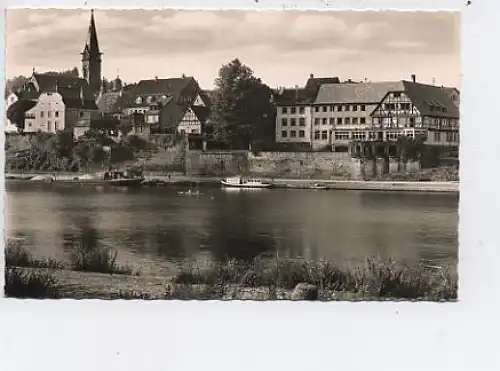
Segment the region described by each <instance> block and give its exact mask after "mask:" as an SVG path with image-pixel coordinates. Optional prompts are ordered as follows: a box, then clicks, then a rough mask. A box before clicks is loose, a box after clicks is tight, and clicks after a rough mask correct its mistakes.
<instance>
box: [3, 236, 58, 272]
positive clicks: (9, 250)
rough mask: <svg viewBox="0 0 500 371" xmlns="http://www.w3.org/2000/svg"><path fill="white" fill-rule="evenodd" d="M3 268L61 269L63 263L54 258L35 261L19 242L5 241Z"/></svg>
mask: <svg viewBox="0 0 500 371" xmlns="http://www.w3.org/2000/svg"><path fill="white" fill-rule="evenodd" d="M5 266H6V267H26V268H50V269H63V268H64V263H62V262H60V261H58V260H57V259H54V258H48V259H36V258H35V257H34V256H33V254H31V253H30V252H29V251H28V250H26V248H24V247H23V246H22V243H21V241H17V240H7V243H6V246H5Z"/></svg>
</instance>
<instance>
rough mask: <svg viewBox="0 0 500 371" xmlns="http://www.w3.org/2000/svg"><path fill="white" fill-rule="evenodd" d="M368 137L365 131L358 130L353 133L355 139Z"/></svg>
mask: <svg viewBox="0 0 500 371" xmlns="http://www.w3.org/2000/svg"><path fill="white" fill-rule="evenodd" d="M365 137H366V135H365V133H364V132H363V131H357V132H354V133H352V139H354V140H364V139H365Z"/></svg>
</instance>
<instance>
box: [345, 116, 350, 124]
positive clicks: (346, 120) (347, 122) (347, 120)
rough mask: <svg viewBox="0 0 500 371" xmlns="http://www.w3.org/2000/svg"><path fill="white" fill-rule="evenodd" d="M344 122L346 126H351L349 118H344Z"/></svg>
mask: <svg viewBox="0 0 500 371" xmlns="http://www.w3.org/2000/svg"><path fill="white" fill-rule="evenodd" d="M344 122H345V124H346V125H350V124H351V118H350V117H346V118H345V119H344Z"/></svg>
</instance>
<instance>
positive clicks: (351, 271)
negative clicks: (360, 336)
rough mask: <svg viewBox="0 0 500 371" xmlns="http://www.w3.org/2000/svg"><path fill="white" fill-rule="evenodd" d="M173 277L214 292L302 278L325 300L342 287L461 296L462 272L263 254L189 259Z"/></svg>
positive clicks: (288, 285)
mask: <svg viewBox="0 0 500 371" xmlns="http://www.w3.org/2000/svg"><path fill="white" fill-rule="evenodd" d="M173 281H174V283H176V284H177V285H179V287H185V286H187V285H204V286H205V287H206V288H207V289H206V291H208V292H210V291H211V290H212V291H214V290H215V288H219V289H218V290H215V293H216V294H214V295H213V298H219V297H220V296H223V295H224V294H223V293H221V291H223V290H224V288H228V287H231V286H235V285H236V286H240V287H250V288H262V287H268V288H275V289H274V290H276V289H286V290H292V289H293V288H294V287H295V286H296V285H297V284H299V283H308V284H313V285H316V286H317V287H318V289H319V291H320V294H319V297H320V298H323V299H325V300H326V299H328V298H329V297H331V294H332V293H335V292H336V293H339V292H340V293H351V294H355V296H356V297H357V298H363V299H407V300H408V299H409V300H434V301H441V300H454V299H456V298H457V291H458V284H457V281H458V280H457V277H456V274H453V273H452V270H451V269H449V268H442V269H435V268H430V267H427V266H425V265H423V264H419V265H417V266H411V267H408V266H404V265H401V264H397V263H396V262H395V261H394V260H393V259H388V260H382V259H367V261H366V262H365V264H363V265H362V266H359V267H349V268H345V267H340V266H338V265H336V264H335V263H333V262H328V261H319V262H315V261H306V260H277V261H276V262H275V263H273V264H269V263H267V264H266V263H264V262H263V261H262V260H258V259H257V260H255V261H253V262H250V263H247V262H242V261H235V260H232V261H229V262H227V263H211V264H209V265H208V266H206V267H204V268H201V267H199V266H196V264H194V263H189V264H188V265H187V266H186V267H182V268H181V271H180V273H179V274H178V275H177V276H176V277H175V278H174V280H173ZM221 288H222V289H221ZM271 291H272V290H271ZM181 296H182V295H181ZM184 296H186V295H184Z"/></svg>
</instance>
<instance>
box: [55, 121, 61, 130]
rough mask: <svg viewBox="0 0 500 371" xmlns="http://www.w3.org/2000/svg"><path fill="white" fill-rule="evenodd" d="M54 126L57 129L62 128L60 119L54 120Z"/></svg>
mask: <svg viewBox="0 0 500 371" xmlns="http://www.w3.org/2000/svg"><path fill="white" fill-rule="evenodd" d="M54 127H55V129H56V131H57V130H61V129H59V121H56V122H54Z"/></svg>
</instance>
